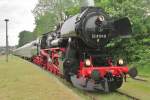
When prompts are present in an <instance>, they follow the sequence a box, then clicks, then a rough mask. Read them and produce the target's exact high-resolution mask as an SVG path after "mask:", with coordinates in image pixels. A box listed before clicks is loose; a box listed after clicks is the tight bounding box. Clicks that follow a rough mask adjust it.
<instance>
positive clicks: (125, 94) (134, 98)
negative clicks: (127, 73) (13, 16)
mask: <svg viewBox="0 0 150 100" xmlns="http://www.w3.org/2000/svg"><path fill="white" fill-rule="evenodd" d="M115 92H116V93H118V94H120V95H123V96H126V97H128V98H130V99H132V100H140V99H139V98H137V97H134V96H132V95H129V94H127V93H125V92H122V91H119V90H116V91H115Z"/></svg>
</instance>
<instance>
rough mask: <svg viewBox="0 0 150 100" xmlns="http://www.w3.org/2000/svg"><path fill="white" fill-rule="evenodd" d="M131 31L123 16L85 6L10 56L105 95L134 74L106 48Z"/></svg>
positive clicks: (77, 85)
mask: <svg viewBox="0 0 150 100" xmlns="http://www.w3.org/2000/svg"><path fill="white" fill-rule="evenodd" d="M131 32H132V29H131V24H130V21H129V19H128V18H127V17H124V18H120V19H117V20H114V19H112V18H111V17H110V16H108V15H107V14H106V12H104V10H103V9H101V8H99V7H87V8H82V9H81V12H80V13H79V14H77V15H75V16H73V17H70V18H68V19H67V20H65V21H64V23H61V24H59V25H58V26H57V29H56V30H55V31H53V32H48V33H45V34H43V35H42V36H41V37H39V38H37V40H35V41H32V42H31V43H28V44H26V45H24V46H23V47H20V48H18V49H16V50H14V54H15V55H17V56H20V57H23V58H26V59H29V60H31V61H32V62H34V63H36V64H38V65H40V66H42V67H43V68H44V69H46V70H48V71H50V72H52V73H54V74H56V75H58V76H62V77H64V78H65V79H66V80H67V81H69V82H71V83H72V84H73V85H74V86H75V87H78V88H80V89H84V90H88V91H95V90H103V91H105V92H109V91H113V90H116V89H118V88H120V87H121V85H122V83H123V79H125V80H126V75H127V74H129V75H130V76H132V77H135V76H136V75H137V73H136V70H135V69H134V68H132V69H131V70H129V68H128V66H127V65H126V64H125V63H124V60H123V59H122V58H118V59H116V58H114V55H113V52H111V51H112V50H111V48H110V47H109V45H108V44H109V43H111V40H112V39H114V38H116V37H120V38H122V37H125V36H127V35H129V34H130V33H131ZM120 49H121V48H120Z"/></svg>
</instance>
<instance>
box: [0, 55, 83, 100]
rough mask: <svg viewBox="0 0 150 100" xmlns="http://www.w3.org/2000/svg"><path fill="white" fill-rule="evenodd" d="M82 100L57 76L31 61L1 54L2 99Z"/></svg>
mask: <svg viewBox="0 0 150 100" xmlns="http://www.w3.org/2000/svg"><path fill="white" fill-rule="evenodd" d="M62 99H64V100H82V98H81V97H80V96H78V95H77V94H76V93H75V92H74V91H72V90H71V89H69V88H68V87H67V86H65V85H64V84H63V83H61V82H60V81H59V80H58V79H57V78H55V77H54V76H53V75H51V74H49V73H48V72H45V71H43V70H42V69H41V68H38V67H37V66H36V65H33V64H31V63H30V62H27V61H24V60H22V59H19V58H18V57H14V56H10V57H9V62H8V63H6V62H5V57H4V56H0V100H62Z"/></svg>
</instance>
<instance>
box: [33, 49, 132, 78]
mask: <svg viewBox="0 0 150 100" xmlns="http://www.w3.org/2000/svg"><path fill="white" fill-rule="evenodd" d="M48 50H50V51H51V54H48V52H47V51H48ZM56 50H59V51H62V52H65V51H66V49H65V48H49V49H42V50H41V51H40V54H39V55H38V56H35V57H33V62H34V63H36V64H38V65H41V66H43V68H45V69H47V70H48V71H50V72H52V73H54V74H56V75H59V76H62V75H63V73H60V72H61V71H60V69H59V67H58V65H59V61H58V57H59V55H58V53H57V52H55V51H56ZM43 57H46V58H47V59H48V57H50V58H51V59H52V62H48V61H47V60H46V61H45V60H43ZM54 59H56V60H57V62H58V63H53V60H54ZM90 60H91V62H92V57H90ZM108 64H109V66H93V65H92V64H91V66H88V67H87V66H85V64H84V61H80V66H79V68H80V69H79V71H78V77H90V76H91V73H92V71H93V70H97V71H99V73H100V76H99V77H100V78H104V76H105V75H106V73H107V72H111V73H112V75H113V76H117V77H122V76H121V75H123V74H126V73H128V71H129V69H128V66H114V65H113V64H112V61H111V59H108Z"/></svg>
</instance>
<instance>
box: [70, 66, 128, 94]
mask: <svg viewBox="0 0 150 100" xmlns="http://www.w3.org/2000/svg"><path fill="white" fill-rule="evenodd" d="M81 65H82V63H80V68H81V69H80V70H79V74H78V75H74V76H71V81H72V83H73V85H74V86H76V87H78V88H80V89H83V90H87V91H95V90H101V91H105V92H109V91H114V90H116V89H118V88H120V87H121V85H122V83H123V79H124V80H125V81H126V74H127V73H128V71H129V69H128V67H127V66H98V67H94V66H90V67H88V68H87V67H81Z"/></svg>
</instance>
